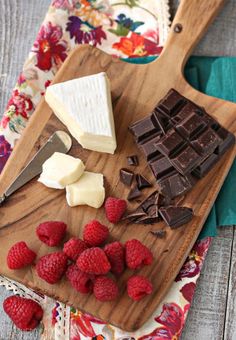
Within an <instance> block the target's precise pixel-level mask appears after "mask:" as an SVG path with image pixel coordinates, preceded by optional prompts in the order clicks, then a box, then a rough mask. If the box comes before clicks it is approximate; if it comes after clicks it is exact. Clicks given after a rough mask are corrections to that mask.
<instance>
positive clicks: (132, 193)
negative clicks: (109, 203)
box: [127, 186, 142, 201]
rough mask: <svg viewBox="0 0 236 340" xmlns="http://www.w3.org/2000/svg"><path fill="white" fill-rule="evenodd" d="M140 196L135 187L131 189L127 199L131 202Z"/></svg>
mask: <svg viewBox="0 0 236 340" xmlns="http://www.w3.org/2000/svg"><path fill="white" fill-rule="evenodd" d="M141 195H142V193H141V191H140V190H139V189H138V187H137V186H135V187H134V188H132V189H131V190H130V192H129V195H128V197H127V199H128V201H132V200H134V199H135V198H138V197H140V196H141Z"/></svg>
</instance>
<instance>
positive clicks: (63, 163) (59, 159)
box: [38, 152, 85, 189]
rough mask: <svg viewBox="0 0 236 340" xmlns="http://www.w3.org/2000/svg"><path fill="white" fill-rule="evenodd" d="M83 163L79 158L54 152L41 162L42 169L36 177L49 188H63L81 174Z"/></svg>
mask: <svg viewBox="0 0 236 340" xmlns="http://www.w3.org/2000/svg"><path fill="white" fill-rule="evenodd" d="M84 169H85V166H84V163H83V162H82V161H81V159H79V158H75V157H72V156H70V155H66V154H64V153H60V152H54V154H53V155H52V156H51V157H49V158H48V159H47V160H46V161H45V162H44V164H43V171H42V173H41V175H40V177H39V179H38V181H39V182H41V183H43V184H44V185H46V186H47V187H49V188H54V189H64V188H65V187H66V185H68V184H71V183H74V182H75V181H77V180H78V179H79V178H80V176H81V175H82V174H83V172H84Z"/></svg>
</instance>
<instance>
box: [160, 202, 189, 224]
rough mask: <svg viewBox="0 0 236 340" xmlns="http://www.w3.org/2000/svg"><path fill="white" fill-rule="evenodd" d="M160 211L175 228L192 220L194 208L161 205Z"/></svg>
mask: <svg viewBox="0 0 236 340" xmlns="http://www.w3.org/2000/svg"><path fill="white" fill-rule="evenodd" d="M159 213H160V215H161V216H162V218H163V220H164V221H165V222H166V223H167V224H168V225H169V226H170V227H171V228H173V229H175V228H178V227H180V226H181V225H183V224H185V223H188V222H190V221H191V219H192V218H193V210H192V209H191V208H187V207H176V206H173V205H169V206H168V207H161V208H160V209H159Z"/></svg>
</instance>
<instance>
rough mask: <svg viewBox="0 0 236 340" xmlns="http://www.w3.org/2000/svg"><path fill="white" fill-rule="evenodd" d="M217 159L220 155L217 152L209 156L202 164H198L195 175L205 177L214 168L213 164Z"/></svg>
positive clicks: (194, 171)
mask: <svg viewBox="0 0 236 340" xmlns="http://www.w3.org/2000/svg"><path fill="white" fill-rule="evenodd" d="M217 160H218V156H217V155H216V154H215V153H213V154H212V155H210V156H208V157H207V158H206V159H205V160H204V161H203V162H202V163H201V164H200V165H198V166H197V167H196V168H195V169H194V170H193V172H192V173H193V175H194V176H196V177H197V178H202V177H204V176H205V175H206V174H207V173H208V172H209V171H210V170H211V169H212V167H213V165H214V164H216V162H217Z"/></svg>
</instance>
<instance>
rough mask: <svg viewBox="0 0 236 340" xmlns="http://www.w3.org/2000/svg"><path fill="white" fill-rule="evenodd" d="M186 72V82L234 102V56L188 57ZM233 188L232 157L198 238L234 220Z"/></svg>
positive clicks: (235, 172) (235, 179)
mask: <svg viewBox="0 0 236 340" xmlns="http://www.w3.org/2000/svg"><path fill="white" fill-rule="evenodd" d="M154 59H155V57H146V58H133V59H129V60H128V61H129V62H133V63H137V64H143V63H145V64H146V63H148V62H151V61H153V60H154ZM126 61H127V59H126ZM185 76H186V79H187V80H188V81H189V83H190V84H191V85H192V86H193V87H195V88H196V89H198V90H199V91H201V92H203V93H206V94H208V95H210V96H214V97H218V98H222V99H225V100H230V101H233V102H236V58H229V57H191V58H190V59H189V61H188V63H187V65H186V68H185ZM235 115H236V112H235ZM235 192H236V161H234V164H233V166H232V168H231V170H230V172H229V174H228V176H227V179H226V180H225V183H224V185H223V187H222V189H221V191H220V193H219V195H218V197H217V200H216V202H215V204H214V206H213V208H212V210H211V212H210V214H209V216H208V219H207V221H206V223H205V225H204V228H203V229H202V232H201V234H200V236H199V237H200V238H204V237H206V236H215V235H216V233H217V229H216V227H217V226H227V225H233V224H236V204H235Z"/></svg>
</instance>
